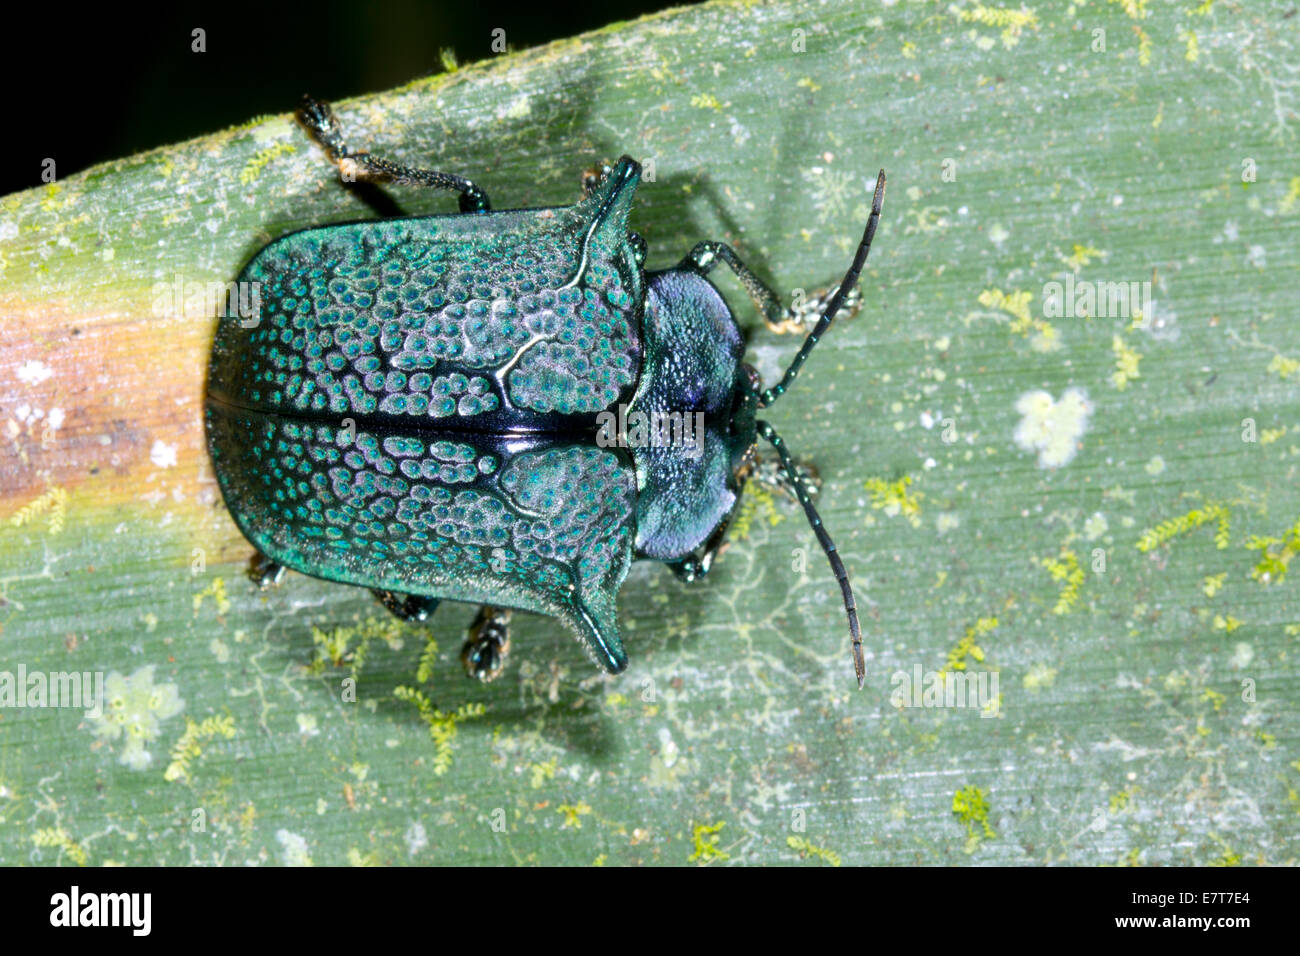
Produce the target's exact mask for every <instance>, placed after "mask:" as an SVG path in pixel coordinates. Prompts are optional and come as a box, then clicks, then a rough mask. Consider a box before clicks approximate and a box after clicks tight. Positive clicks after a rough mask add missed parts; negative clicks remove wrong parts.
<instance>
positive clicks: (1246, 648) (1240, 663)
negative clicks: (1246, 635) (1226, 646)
mask: <svg viewBox="0 0 1300 956" xmlns="http://www.w3.org/2000/svg"><path fill="white" fill-rule="evenodd" d="M1254 659H1255V649H1254V648H1253V647H1251V646H1250V645H1249V644H1247V643H1246V642H1245V641H1242V642H1241V643H1239V644H1237V645H1236V646H1235V647H1234V648H1233V649H1232V666H1233V667H1235V668H1237V669H1238V670H1244V669H1245V668H1247V667H1249V666H1250V662H1251V661H1253V660H1254Z"/></svg>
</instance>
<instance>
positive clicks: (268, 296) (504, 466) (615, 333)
mask: <svg viewBox="0 0 1300 956" xmlns="http://www.w3.org/2000/svg"><path fill="white" fill-rule="evenodd" d="M299 118H300V119H301V120H302V122H303V123H304V125H305V126H306V127H307V128H308V130H309V131H310V132H311V133H312V134H313V135H314V136H315V138H316V139H317V140H318V141H319V142H320V144H321V145H322V146H323V148H324V149H325V151H326V153H327V154H328V156H329V157H330V159H331V160H332V161H333V162H335V163H336V164H337V165H338V167H339V168H340V171H341V172H342V173H343V175H344V178H345V179H349V180H350V179H356V178H360V179H369V180H377V181H386V182H391V183H398V184H416V185H425V186H433V187H437V188H444V189H452V190H455V191H456V192H458V193H459V194H460V208H461V213H460V214H450V215H435V216H420V217H413V218H399V219H387V220H378V221H365V222H353V223H344V224H335V225H328V226H322V227H318V228H312V229H305V230H303V231H300V232H295V233H291V234H289V235H286V236H282V237H281V238H279V239H277V240H275V241H274V242H272V243H270V244H269V245H267V246H266V247H264V248H263V249H262V250H261V251H260V252H258V253H257V255H255V256H254V257H253V259H252V261H251V262H250V263H249V264H248V265H247V266H246V267H245V269H244V271H243V273H242V274H241V275H240V277H239V281H240V283H241V284H247V285H245V286H242V287H250V286H251V288H252V289H254V290H256V292H257V296H256V308H255V310H254V311H253V314H251V315H248V316H241V315H240V314H239V313H238V312H237V311H235V310H233V309H231V310H227V314H226V315H225V316H224V317H223V318H222V319H221V320H220V321H219V323H218V328H217V333H216V338H215V341H214V345H213V351H212V362H211V367H210V370H209V376H208V393H207V401H206V422H207V433H208V447H209V452H210V454H211V457H212V462H213V468H214V470H215V472H216V476H217V480H218V482H219V484H220V486H221V491H222V494H223V495H224V497H225V501H226V505H227V507H228V508H229V510H230V513H231V515H232V516H233V517H234V519H235V522H236V523H237V524H238V526H239V528H240V530H241V531H242V532H243V533H244V535H245V537H247V538H248V540H249V541H250V542H252V544H253V545H254V547H256V548H257V550H258V552H259V553H260V557H259V559H258V561H257V562H256V564H255V567H256V575H257V577H258V578H259V580H261V581H262V583H264V584H265V583H268V582H270V581H274V580H278V579H279V577H280V575H281V574H282V572H283V569H284V568H286V567H288V568H293V569H294V570H297V571H301V572H303V573H305V574H310V575H314V576H316V577H320V578H325V579H327V580H331V581H338V582H342V583H347V584H354V585H360V586H362V587H367V588H370V589H372V590H373V591H374V592H375V594H376V596H377V597H379V599H380V600H381V601H382V602H383V603H384V605H385V606H386V607H388V608H389V609H390V610H391V611H393V612H394V613H396V614H398V615H399V616H401V617H403V618H405V619H415V620H423V619H425V618H427V617H428V615H429V614H430V613H431V611H432V610H433V608H434V607H436V606H437V603H438V601H439V600H440V599H448V600H456V601H467V602H471V603H477V604H481V605H482V606H483V607H482V610H481V611H480V613H479V616H478V618H477V620H476V621H475V623H474V625H473V626H472V628H471V632H470V639H469V641H468V642H467V643H466V645H465V650H464V652H463V658H464V660H465V664H466V668H467V670H468V671H469V673H470V674H472V675H474V676H477V677H480V678H482V679H491V678H492V677H494V676H496V675H497V674H498V673H499V672H500V670H501V668H502V665H503V661H504V657H505V653H506V651H507V649H508V646H509V637H508V634H509V631H508V619H509V610H508V609H510V608H516V609H522V610H528V611H536V612H540V613H543V614H549V615H551V616H554V617H556V618H559V619H560V620H561V621H563V622H564V623H565V624H566V625H568V627H569V628H570V629H571V630H572V631H573V632H574V633H575V634H576V635H577V636H578V638H579V640H580V641H581V642H582V644H583V646H584V647H585V648H586V650H587V651H588V653H589V654H590V655H591V657H592V659H593V660H594V661H595V663H596V664H597V665H598V666H600V667H602V668H604V669H605V670H606V671H609V672H611V673H617V672H619V671H621V670H623V669H624V668H625V667H626V666H627V655H626V653H625V651H624V649H623V644H622V641H621V640H620V637H619V629H618V615H617V609H616V606H615V599H616V596H617V593H618V589H619V587H620V586H621V584H622V582H623V580H624V577H625V576H626V574H627V571H628V566H629V564H630V562H631V561H632V560H634V559H636V558H649V559H653V560H658V561H662V562H664V563H666V564H668V565H669V567H671V568H672V569H673V570H674V571H675V572H676V573H677V574H678V575H679V576H680V577H681V578H683V579H685V580H688V581H690V580H695V579H696V578H698V577H701V576H702V575H704V574H706V573H707V572H708V570H709V567H710V565H711V563H712V561H713V558H714V557H715V555H716V554H717V553H718V550H719V548H720V547H721V546H722V544H723V542H724V540H725V532H726V527H727V523H728V521H729V519H730V517H731V515H732V514H733V513H734V511H735V508H736V505H737V503H738V501H739V497H740V494H741V490H742V488H743V486H744V484H745V481H746V480H747V479H748V478H749V476H750V473H751V471H752V468H753V464H754V460H755V449H756V445H757V438H758V436H762V437H763V438H764V439H766V440H767V441H769V442H771V443H772V445H773V446H774V448H775V449H776V452H777V454H778V456H779V458H780V461H781V463H782V466H783V468H784V471H785V474H786V475H787V476H788V480H789V483H790V485H791V486H792V488H793V491H794V492H795V494H796V495H797V497H798V499H799V501H800V503H801V504H802V506H803V508H804V511H805V512H806V514H807V516H808V520H809V522H810V523H811V525H812V527H813V529H814V531H815V532H816V535H817V538H818V540H819V542H820V543H821V545H822V547H823V549H824V550H825V552H826V555H827V557H828V558H829V560H830V563H831V568H832V570H833V571H834V573H835V576H836V579H837V580H838V581H839V584H840V588H841V590H842V592H843V598H844V606H845V610H846V612H847V614H848V618H849V629H850V634H851V637H852V642H853V658H854V669H855V672H856V675H857V678H858V686H859V687H861V686H862V682H863V678H864V674H865V668H864V664H863V659H862V650H861V633H860V630H859V625H858V618H857V610H856V605H855V603H854V599H853V592H852V590H851V588H850V586H849V581H848V575H847V573H846V571H845V569H844V565H843V562H842V561H841V560H840V558H839V555H838V554H837V553H836V550H835V546H834V544H833V543H832V542H831V539H830V537H829V535H828V534H827V533H826V530H825V529H824V528H823V527H822V524H821V520H820V519H819V518H818V516H817V512H816V510H815V509H814V507H813V505H812V503H811V501H810V499H809V494H808V491H807V489H806V487H805V486H804V483H803V480H802V479H801V477H800V475H799V474H798V472H797V470H796V468H795V466H794V463H793V461H792V460H791V458H790V456H789V454H788V452H787V451H786V448H785V446H784V444H783V442H782V440H781V439H780V437H779V436H777V434H776V433H775V432H774V431H773V430H772V427H771V426H770V425H768V424H767V423H766V422H763V421H759V420H757V419H756V412H757V410H758V409H759V408H762V407H766V406H768V405H771V404H772V403H773V402H774V401H775V400H776V399H777V398H779V397H780V396H781V394H782V393H783V392H784V391H785V390H786V388H787V387H788V386H789V385H790V383H791V381H792V380H793V379H794V378H795V376H796V375H797V374H798V372H799V369H800V367H801V366H802V365H803V363H804V360H805V359H806V358H807V356H808V354H809V352H810V351H811V350H812V348H813V346H814V345H815V344H816V343H817V341H818V339H819V338H820V337H821V336H822V335H823V334H824V333H825V332H826V330H827V328H828V327H829V326H830V323H831V321H832V319H833V318H834V317H835V314H836V311H837V310H838V309H839V308H840V306H841V304H842V302H843V301H844V298H845V296H846V295H848V294H849V292H850V290H852V289H853V288H854V286H855V285H856V283H857V280H858V276H859V273H860V271H861V269H862V266H863V264H864V262H865V260H866V257H867V251H868V249H869V247H870V245H871V239H872V236H873V235H874V233H875V230H876V226H877V223H878V222H879V219H880V211H881V205H882V202H883V199H884V187H885V176H884V173H883V171H882V172H881V174H880V177H879V179H878V180H877V184H876V190H875V196H874V200H873V203H872V210H871V216H870V218H869V220H868V222H867V226H866V229H865V231H864V233H863V236H862V241H861V243H860V245H859V247H858V250H857V254H856V255H855V256H854V259H853V264H852V266H851V267H850V269H849V271H848V273H847V274H846V275H845V277H844V280H843V281H842V282H841V283H840V285H839V286H838V288H837V290H836V291H835V292H834V293H833V294H832V295H831V296H830V300H829V301H828V302H827V303H826V304H825V307H824V309H823V310H822V312H821V315H820V318H819V319H818V321H817V324H816V327H815V328H814V330H813V331H812V333H811V334H810V335H809V336H808V337H807V340H806V341H805V342H804V345H803V347H802V348H801V349H800V350H799V352H798V354H797V355H796V356H795V358H794V361H793V362H792V363H791V365H790V367H789V369H788V370H787V371H786V373H785V375H784V376H783V377H782V379H781V381H780V382H779V383H778V384H777V385H775V386H774V387H772V388H769V389H763V388H762V387H761V385H760V383H759V379H758V376H757V374H756V373H755V372H754V370H753V369H752V368H750V367H749V366H748V365H745V364H744V363H743V362H742V361H741V359H742V355H743V339H742V336H741V333H740V329H739V327H738V326H737V324H736V321H735V318H734V317H733V315H732V313H731V310H730V309H729V308H728V306H727V304H726V302H724V301H723V298H722V296H721V295H720V294H719V292H718V291H717V289H716V288H714V286H713V285H712V283H710V282H709V280H708V279H707V278H706V276H707V274H708V272H709V271H710V269H711V268H713V266H715V265H716V264H717V263H719V262H722V263H725V264H726V265H727V266H728V267H730V268H731V269H732V270H733V271H734V272H735V273H736V275H737V276H738V277H739V278H740V280H741V282H742V283H743V284H744V286H745V288H746V290H747V291H748V292H749V293H750V295H751V296H752V297H753V298H754V300H755V302H756V303H757V305H758V306H759V308H760V309H761V310H762V312H763V314H764V317H765V319H767V320H768V321H769V322H770V323H778V322H782V321H788V320H789V319H791V318H792V316H793V313H792V311H791V310H788V309H786V308H785V307H783V306H782V305H781V303H780V301H779V300H778V298H777V297H776V295H775V294H774V293H773V292H772V291H771V290H770V289H768V288H767V287H766V286H765V285H763V283H762V282H761V281H760V280H759V279H758V278H757V277H756V276H754V274H753V273H752V272H750V271H749V270H748V269H747V268H746V267H745V266H744V265H743V264H742V263H741V262H740V261H739V259H737V258H736V256H735V254H734V253H733V252H732V250H731V249H730V248H728V247H727V246H725V245H723V244H721V243H717V242H702V243H700V244H699V245H697V246H696V247H695V249H694V250H692V252H691V253H690V255H688V256H687V257H686V258H685V259H683V260H682V262H681V263H679V264H678V265H677V266H676V267H674V268H672V269H668V270H665V271H661V272H649V273H647V272H645V270H644V269H643V264H644V262H645V256H646V246H645V243H644V241H642V239H641V238H640V237H639V236H637V235H636V234H635V233H632V232H630V231H629V228H628V216H629V213H630V211H631V208H632V200H633V196H634V194H635V192H636V188H637V184H638V182H639V181H640V167H639V166H638V165H637V163H636V162H634V161H633V160H631V159H630V158H628V157H623V158H622V159H620V160H619V161H618V163H617V164H615V165H614V166H613V167H612V168H608V167H607V168H605V169H604V170H603V173H604V174H603V175H601V176H597V175H596V174H588V176H587V177H586V178H585V180H584V187H585V189H586V196H585V198H583V199H582V200H581V201H580V202H578V203H576V204H575V205H572V206H567V207H559V208H545V209H514V210H506V211H491V209H490V205H489V202H488V198H487V196H486V195H485V194H484V192H483V191H482V190H481V189H480V188H479V187H477V186H476V185H475V184H474V183H472V182H470V181H469V180H467V179H464V178H462V177H459V176H454V175H451V174H447V173H440V172H433V171H428V170H419V169H413V168H408V167H403V166H398V165H396V164H393V163H390V162H388V161H386V160H382V159H379V158H377V157H374V156H372V155H370V154H369V153H363V152H353V151H352V150H350V149H349V148H348V146H347V144H346V143H345V141H344V139H343V137H342V134H341V133H340V131H339V127H338V123H337V121H336V119H335V117H334V114H333V112H332V110H331V109H330V108H329V106H328V105H327V104H324V103H320V102H317V101H315V100H312V99H310V98H304V101H303V105H302V106H301V108H300V110H299ZM629 422H631V423H633V427H632V428H631V429H629V428H628V423H629ZM643 422H645V423H648V424H647V425H645V426H644V427H642V424H641V423H643ZM629 437H631V438H632V439H635V440H629ZM661 439H662V440H661Z"/></svg>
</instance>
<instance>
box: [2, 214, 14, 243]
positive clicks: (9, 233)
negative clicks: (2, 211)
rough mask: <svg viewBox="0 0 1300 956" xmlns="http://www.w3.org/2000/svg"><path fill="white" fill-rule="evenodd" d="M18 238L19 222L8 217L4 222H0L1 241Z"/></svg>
mask: <svg viewBox="0 0 1300 956" xmlns="http://www.w3.org/2000/svg"><path fill="white" fill-rule="evenodd" d="M17 238H18V223H16V222H14V221H13V220H12V219H6V220H5V221H4V222H0V242H3V241H5V240H6V239H17Z"/></svg>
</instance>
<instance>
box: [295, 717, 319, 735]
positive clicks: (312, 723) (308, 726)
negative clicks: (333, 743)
mask: <svg viewBox="0 0 1300 956" xmlns="http://www.w3.org/2000/svg"><path fill="white" fill-rule="evenodd" d="M298 733H300V734H302V735H303V736H304V737H315V736H316V735H317V734H319V733H320V727H318V726H317V724H316V717H315V715H313V714H298Z"/></svg>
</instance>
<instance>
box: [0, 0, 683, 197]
mask: <svg viewBox="0 0 1300 956" xmlns="http://www.w3.org/2000/svg"><path fill="white" fill-rule="evenodd" d="M681 5H682V3H681V2H678V3H670V2H667V0H606V2H603V3H602V2H597V0H563V2H534V3H523V2H509V3H501V2H492V0H470V2H464V0H462V2H451V3H449V2H445V0H430V2H420V0H394V2H388V3H367V2H365V0H351V2H343V0H309V2H306V3H294V4H285V5H284V6H283V7H281V6H278V5H275V4H272V3H270V2H267V3H261V4H253V3H238V2H236V3H230V2H223V3H189V4H186V3H180V4H168V5H160V6H158V7H157V8H156V9H152V10H150V9H149V8H148V6H147V5H141V6H136V5H130V4H116V3H112V4H98V5H96V4H87V5H83V4H77V5H76V7H75V8H71V7H70V8H64V9H60V8H58V7H55V6H53V5H50V6H40V5H36V6H26V5H24V6H23V7H20V8H17V9H13V8H11V11H12V14H13V15H15V16H16V15H18V14H19V13H22V14H23V15H25V16H29V17H34V18H35V19H33V20H32V21H30V22H28V23H19V22H16V21H15V20H14V19H13V18H12V16H11V11H6V13H5V16H6V18H7V19H6V21H5V22H3V23H0V76H3V77H4V79H5V80H6V82H5V84H4V87H3V88H4V90H5V91H6V92H7V96H6V100H7V110H6V112H8V113H9V115H8V117H7V118H6V119H5V120H4V122H3V130H4V134H5V135H4V138H5V140H6V141H7V142H6V143H5V144H4V147H3V155H4V161H3V163H2V164H0V176H2V177H3V178H2V179H0V195H3V194H7V193H11V192H15V191H17V190H20V189H27V188H29V187H32V186H39V185H41V178H40V176H41V170H42V163H43V162H44V160H45V159H46V158H53V159H54V161H55V163H56V167H55V171H56V176H57V178H58V179H65V178H67V177H68V176H70V175H72V174H74V173H77V172H80V171H82V170H84V169H86V168H87V167H89V166H92V165H94V164H96V163H100V162H104V161H106V160H110V159H117V158H121V157H124V156H129V155H131V154H132V153H136V152H139V151H140V150H144V149H150V148H152V147H155V146H163V145H166V144H168V143H175V142H179V141H181V140H185V139H189V138H191V137H194V136H199V135H202V134H204V133H210V132H215V131H217V130H221V129H224V128H225V127H228V126H233V125H235V124H237V123H243V122H245V121H247V120H249V119H252V118H253V117H255V116H258V115H262V114H267V113H285V112H289V111H290V110H292V109H293V108H294V107H295V106H296V105H297V103H298V99H299V97H300V96H301V95H302V94H303V93H306V92H310V93H312V94H313V95H314V96H316V97H319V98H321V99H326V100H334V99H343V98H344V97H348V96H355V95H358V94H361V93H373V92H379V91H382V90H386V89H389V88H391V87H394V86H398V85H400V84H403V83H406V82H408V81H410V80H412V79H415V78H416V77H420V76H426V75H429V74H432V73H439V72H442V66H441V60H440V57H439V51H440V50H443V49H451V50H453V51H454V52H455V54H456V56H457V58H458V59H459V61H460V62H461V63H462V64H463V63H470V62H474V61H477V60H483V59H487V58H488V57H490V56H493V55H494V54H493V52H492V49H491V42H492V31H493V29H495V28H498V27H499V28H501V29H503V30H505V31H506V42H507V44H509V46H510V48H511V49H514V50H523V49H528V48H529V47H533V46H538V45H541V44H543V43H547V42H549V41H551V40H555V39H559V38H561V37H567V36H572V35H574V34H577V33H581V32H584V31H586V30H592V29H596V28H598V27H602V26H606V25H608V24H609V23H613V22H616V21H619V20H630V19H635V18H636V17H638V16H640V15H642V14H645V13H650V12H654V11H656V10H660V9H666V8H668V7H670V6H681ZM195 28H202V29H203V30H205V31H206V43H207V52H205V53H194V52H192V51H191V44H192V42H193V38H192V31H193V30H194V29H195Z"/></svg>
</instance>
